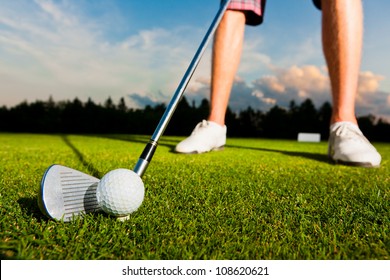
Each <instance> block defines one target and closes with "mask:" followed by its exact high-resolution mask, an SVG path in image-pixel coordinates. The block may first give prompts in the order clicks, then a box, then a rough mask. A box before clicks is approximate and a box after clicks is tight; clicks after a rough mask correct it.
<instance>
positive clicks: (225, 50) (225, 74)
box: [208, 10, 245, 125]
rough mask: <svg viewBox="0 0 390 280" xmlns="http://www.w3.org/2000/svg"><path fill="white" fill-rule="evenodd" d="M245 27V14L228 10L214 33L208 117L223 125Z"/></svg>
mask: <svg viewBox="0 0 390 280" xmlns="http://www.w3.org/2000/svg"><path fill="white" fill-rule="evenodd" d="M244 30H245V14H244V13H243V12H241V11H235V10H228V11H226V13H225V15H224V17H223V18H222V21H221V23H220V25H219V27H218V29H217V31H216V34H215V37H214V45H213V60H212V69H211V75H212V76H211V94H210V115H209V117H208V120H209V121H212V122H215V123H218V124H220V125H224V124H225V113H226V109H227V106H228V102H229V97H230V91H231V89H232V85H233V81H234V77H235V75H236V72H237V68H238V65H239V62H240V58H241V50H242V43H243V40H244Z"/></svg>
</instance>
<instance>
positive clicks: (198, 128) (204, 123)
mask: <svg viewBox="0 0 390 280" xmlns="http://www.w3.org/2000/svg"><path fill="white" fill-rule="evenodd" d="M208 126H209V122H208V121H206V120H203V121H201V122H200V123H198V124H197V125H196V126H195V128H194V130H193V131H192V133H191V134H192V135H195V134H197V133H199V132H200V131H201V130H202V129H204V128H207V127H208Z"/></svg>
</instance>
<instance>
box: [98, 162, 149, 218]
mask: <svg viewBox="0 0 390 280" xmlns="http://www.w3.org/2000/svg"><path fill="white" fill-rule="evenodd" d="M144 193H145V188H144V184H143V182H142V180H141V178H140V177H139V176H138V175H137V174H136V173H134V171H132V170H129V169H115V170H112V171H110V172H108V173H107V174H106V175H104V176H103V178H102V179H101V180H100V182H99V184H98V186H97V190H96V198H97V201H98V203H99V205H100V207H101V208H102V209H103V211H105V212H106V213H108V214H110V215H113V216H117V217H121V216H127V215H129V214H131V213H133V212H135V211H136V210H137V209H138V208H139V207H140V206H141V204H142V201H143V200H144Z"/></svg>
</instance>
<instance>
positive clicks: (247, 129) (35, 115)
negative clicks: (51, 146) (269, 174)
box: [0, 97, 390, 142]
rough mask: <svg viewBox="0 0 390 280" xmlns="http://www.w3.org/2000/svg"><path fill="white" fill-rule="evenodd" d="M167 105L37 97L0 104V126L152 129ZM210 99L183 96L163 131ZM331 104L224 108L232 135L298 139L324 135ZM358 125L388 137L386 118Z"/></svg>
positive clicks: (193, 120)
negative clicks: (193, 100)
mask: <svg viewBox="0 0 390 280" xmlns="http://www.w3.org/2000/svg"><path fill="white" fill-rule="evenodd" d="M165 108H166V106H165V105H164V104H159V105H156V106H146V107H145V108H143V109H133V108H128V107H127V105H126V103H125V100H124V98H121V99H120V100H119V103H118V104H115V103H114V102H113V100H112V99H111V98H108V99H107V100H106V101H105V102H104V103H103V104H96V103H95V102H94V101H92V100H91V99H88V101H87V102H81V101H80V100H79V99H78V98H76V99H74V100H73V101H61V102H54V101H53V99H52V98H49V100H48V101H35V102H33V103H27V102H26V101H25V102H22V103H20V104H18V105H16V106H14V107H11V108H7V107H5V106H3V107H0V131H3V132H31V133H75V134H91V133H96V134H106V133H126V134H144V135H151V134H152V133H153V132H154V129H155V128H156V126H157V124H158V122H159V121H160V119H161V117H162V115H163V113H164V111H165ZM208 112H209V102H208V100H207V99H203V100H202V102H201V103H200V105H199V106H196V105H195V103H192V104H190V103H189V102H188V101H187V99H186V98H185V97H184V98H183V99H182V101H181V102H180V104H179V106H178V108H177V109H176V111H175V114H174V115H173V117H172V119H171V121H170V123H169V126H168V128H167V130H166V131H165V135H186V136H187V135H189V134H190V133H191V131H192V129H193V128H194V126H195V125H196V124H197V123H198V122H199V121H200V120H202V119H205V118H207V115H208ZM331 112H332V107H331V105H330V103H329V102H325V103H324V104H323V105H322V106H321V107H319V108H318V109H317V108H316V107H315V106H314V104H313V102H312V101H311V100H310V99H306V100H305V101H303V102H302V103H301V104H300V105H298V104H296V103H295V102H294V101H291V102H290V104H289V107H288V108H282V107H280V106H277V105H275V106H274V107H272V108H271V109H270V110H269V111H268V112H262V111H260V110H255V109H253V108H251V107H248V108H247V109H245V110H241V111H240V112H238V113H235V112H233V111H232V110H231V109H230V108H228V111H227V114H226V125H227V127H228V135H229V136H235V137H263V138H278V139H296V138H297V135H298V133H299V132H312V133H320V134H321V138H322V140H326V139H327V138H328V136H329V121H330V116H331ZM358 121H359V126H360V128H361V129H362V131H363V132H364V133H365V135H366V136H367V138H368V139H369V140H371V141H381V142H390V123H388V122H386V121H385V120H383V119H380V118H379V119H378V118H376V117H374V116H372V115H369V116H365V117H360V118H359V119H358Z"/></svg>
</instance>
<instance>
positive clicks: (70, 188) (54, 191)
mask: <svg viewBox="0 0 390 280" xmlns="http://www.w3.org/2000/svg"><path fill="white" fill-rule="evenodd" d="M229 3H230V0H225V1H223V3H221V5H220V8H219V10H218V12H217V14H216V16H215V17H214V20H213V21H212V23H211V25H210V27H209V29H208V30H207V32H206V35H205V36H204V38H203V40H202V42H201V44H200V46H199V48H198V50H197V51H196V53H195V55H194V57H193V59H192V61H191V63H190V65H189V66H188V69H187V71H186V72H185V74H184V76H183V78H182V80H181V82H180V84H179V86H178V88H177V89H176V91H175V93H174V95H173V97H172V99H171V101H170V102H169V104H168V106H167V108H166V110H165V112H164V114H163V116H162V118H161V120H160V122H159V124H158V125H157V128H156V129H155V131H154V133H153V135H152V137H151V138H150V140H149V142H148V143H147V145H146V147H145V148H144V150H143V152H142V154H141V156H140V157H139V159H138V161H137V163H136V165H135V167H134V169H133V171H134V173H136V174H137V175H138V176H140V177H142V175H143V174H144V173H145V171H146V169H147V167H148V165H149V163H150V162H151V160H152V157H153V155H154V152H155V151H156V148H157V145H158V141H159V139H160V137H161V136H162V135H163V133H164V131H165V129H166V128H167V126H168V124H169V121H170V120H171V118H172V116H173V114H174V112H175V110H176V108H177V106H178V104H179V102H180V100H181V99H182V97H183V94H184V91H185V89H186V87H187V85H188V83H189V81H190V80H191V77H192V75H193V74H194V72H195V70H196V67H197V66H198V64H199V62H200V59H201V57H202V55H203V53H204V52H205V50H206V48H207V45H208V43H209V41H210V39H211V37H212V35H213V34H214V32H215V30H216V29H217V27H218V25H219V23H220V21H221V19H222V17H223V15H224V13H225V11H226V9H227V7H228V5H229ZM99 181H100V180H99V179H97V178H95V177H93V176H90V175H88V174H85V173H83V172H80V171H78V170H74V169H71V168H69V167H65V166H62V165H57V164H55V165H52V166H50V167H49V168H48V169H47V170H46V172H45V174H44V176H43V178H42V180H41V185H40V193H39V196H38V205H39V208H40V210H41V211H42V213H44V214H45V215H46V216H48V217H49V218H52V219H55V220H63V221H71V220H72V219H73V218H75V217H82V216H83V215H84V214H86V213H90V212H96V211H100V210H101V207H100V206H99V203H98V201H97V198H96V188H97V185H98V183H99Z"/></svg>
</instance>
